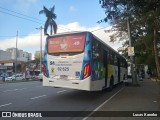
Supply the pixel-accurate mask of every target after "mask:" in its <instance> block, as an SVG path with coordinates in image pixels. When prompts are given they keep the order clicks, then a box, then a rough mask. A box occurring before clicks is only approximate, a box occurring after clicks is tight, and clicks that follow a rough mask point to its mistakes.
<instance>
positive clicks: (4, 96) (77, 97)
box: [0, 81, 124, 120]
mask: <svg viewBox="0 0 160 120" xmlns="http://www.w3.org/2000/svg"><path fill="white" fill-rule="evenodd" d="M123 87H124V85H119V86H118V87H116V88H114V89H113V90H112V91H111V92H109V91H103V92H102V91H101V92H87V91H79V90H72V89H65V88H52V87H43V86H42V83H41V82H39V81H32V82H18V83H5V84H0V111H82V114H83V111H92V110H94V109H96V108H98V107H99V106H100V105H101V104H102V103H103V102H104V101H106V100H107V99H110V98H111V97H112V96H113V95H115V94H116V93H117V92H118V91H119V90H120V89H122V88H123ZM74 114H75V115H74V116H78V115H76V114H79V113H74ZM10 119H11V118H10ZM13 119H16V120H17V119H20V118H13ZM38 119H40V118H38ZM45 119H46V118H45ZM47 119H52V120H54V119H55V120H57V119H59V120H61V119H63V120H70V119H75V117H55V118H47ZM81 119H82V118H81Z"/></svg>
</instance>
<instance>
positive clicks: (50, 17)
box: [39, 6, 57, 35]
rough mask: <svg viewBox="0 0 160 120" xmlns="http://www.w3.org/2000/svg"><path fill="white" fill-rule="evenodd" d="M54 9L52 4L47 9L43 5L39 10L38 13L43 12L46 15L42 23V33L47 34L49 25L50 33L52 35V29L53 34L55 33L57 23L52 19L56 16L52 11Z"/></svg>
mask: <svg viewBox="0 0 160 120" xmlns="http://www.w3.org/2000/svg"><path fill="white" fill-rule="evenodd" d="M54 9H55V6H53V7H52V8H50V10H48V9H47V8H46V7H45V6H43V10H41V11H39V14H45V15H46V17H47V20H46V22H45V25H44V34H45V35H49V34H48V33H47V29H48V26H49V25H50V27H51V30H50V35H52V32H53V30H54V34H56V33H57V24H56V22H55V21H54V20H55V19H56V17H57V16H56V14H55V13H54Z"/></svg>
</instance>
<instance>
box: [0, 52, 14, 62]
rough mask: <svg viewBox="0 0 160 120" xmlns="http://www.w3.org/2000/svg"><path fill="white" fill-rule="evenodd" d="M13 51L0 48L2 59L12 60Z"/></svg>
mask: <svg viewBox="0 0 160 120" xmlns="http://www.w3.org/2000/svg"><path fill="white" fill-rule="evenodd" d="M10 59H11V53H10V52H7V51H3V50H0V60H10Z"/></svg>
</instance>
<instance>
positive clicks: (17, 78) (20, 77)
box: [8, 74, 24, 80]
mask: <svg viewBox="0 0 160 120" xmlns="http://www.w3.org/2000/svg"><path fill="white" fill-rule="evenodd" d="M8 79H12V80H15V79H16V80H24V77H23V75H22V74H16V77H15V75H12V76H11V77H8Z"/></svg>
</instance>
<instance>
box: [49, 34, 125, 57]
mask: <svg viewBox="0 0 160 120" xmlns="http://www.w3.org/2000/svg"><path fill="white" fill-rule="evenodd" d="M78 33H90V34H92V36H93V37H94V38H96V39H97V40H98V41H99V42H101V43H102V44H104V45H105V46H107V47H108V48H109V49H111V50H112V51H114V53H116V54H118V55H119V56H120V57H122V58H124V57H123V56H122V55H120V54H119V53H118V52H117V51H116V50H114V49H113V48H112V47H110V46H109V45H108V44H107V43H105V42H104V41H103V40H101V39H100V38H98V37H97V36H96V35H94V34H93V33H91V32H89V31H71V32H63V33H57V34H54V35H52V36H48V37H55V36H62V35H69V34H78ZM48 37H47V38H48ZM124 59H125V58H124Z"/></svg>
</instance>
